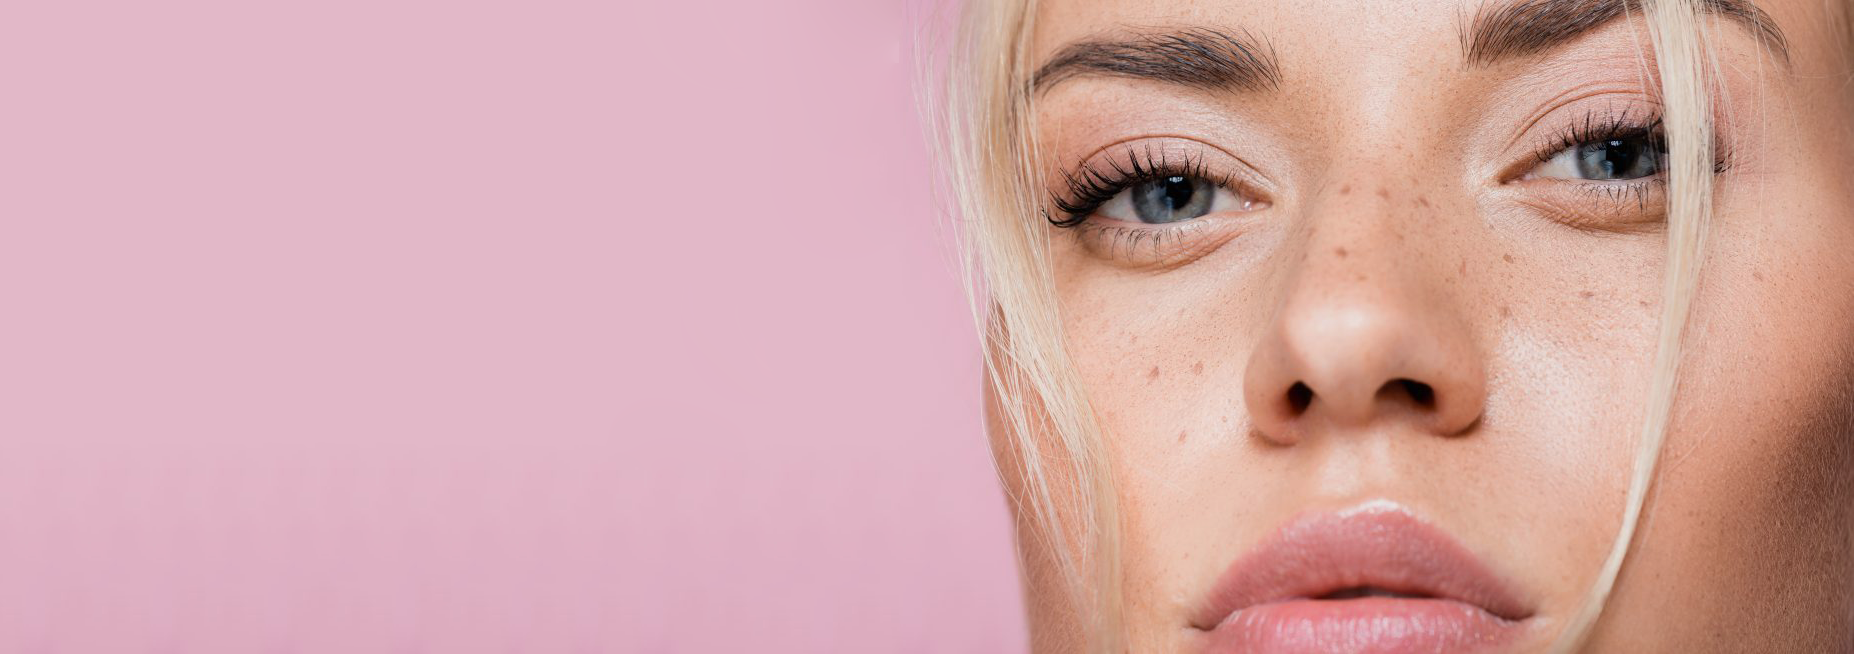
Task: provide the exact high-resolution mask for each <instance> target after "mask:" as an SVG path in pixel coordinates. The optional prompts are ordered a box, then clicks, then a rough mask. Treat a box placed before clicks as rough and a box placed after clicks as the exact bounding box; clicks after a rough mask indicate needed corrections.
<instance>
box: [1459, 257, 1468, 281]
mask: <svg viewBox="0 0 1854 654" xmlns="http://www.w3.org/2000/svg"><path fill="white" fill-rule="evenodd" d="M1460 274H1461V275H1462V276H1464V277H1465V276H1467V274H1468V260H1467V259H1462V260H1461V273H1460Z"/></svg>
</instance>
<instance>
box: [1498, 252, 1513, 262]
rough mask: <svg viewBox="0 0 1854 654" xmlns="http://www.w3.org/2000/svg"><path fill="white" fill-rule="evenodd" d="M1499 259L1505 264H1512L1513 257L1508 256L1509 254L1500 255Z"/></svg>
mask: <svg viewBox="0 0 1854 654" xmlns="http://www.w3.org/2000/svg"><path fill="white" fill-rule="evenodd" d="M1500 259H1502V260H1504V261H1506V262H1507V263H1512V262H1513V255H1510V254H1502V255H1500Z"/></svg>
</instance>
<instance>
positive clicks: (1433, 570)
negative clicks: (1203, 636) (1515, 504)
mask: <svg viewBox="0 0 1854 654" xmlns="http://www.w3.org/2000/svg"><path fill="white" fill-rule="evenodd" d="M1532 615H1533V609H1532V608H1531V607H1530V606H1529V605H1527V604H1526V603H1524V602H1523V601H1521V600H1520V599H1518V598H1517V596H1516V595H1515V594H1514V593H1513V591H1512V590H1511V589H1510V587H1509V586H1508V585H1507V584H1506V583H1505V582H1504V581H1502V580H1501V579H1500V578H1499V577H1498V576H1496V575H1494V574H1493V573H1492V572H1491V571H1490V570H1488V569H1487V567H1486V566H1485V565H1483V564H1482V563H1481V562H1480V561H1479V560H1478V559H1476V558H1475V557H1474V555H1473V554H1472V553H1470V552H1468V550H1467V549H1466V548H1465V547H1463V546H1462V545H1461V544H1460V543H1459V542H1457V541H1455V540H1454V539H1453V538H1451V537H1449V536H1448V534H1446V533H1443V532H1442V531H1441V530H1439V529H1436V528H1435V527H1432V526H1430V525H1428V524H1426V523H1424V522H1422V521H1421V520H1418V519H1417V518H1416V517H1415V516H1413V515H1411V514H1410V513H1409V511H1407V510H1405V509H1403V508H1401V507H1399V506H1397V505H1395V504H1391V503H1388V502H1374V503H1369V504H1367V505H1365V506H1362V507H1359V508H1355V509H1351V510H1347V511H1341V512H1337V513H1313V514H1307V515H1303V516H1301V517H1299V518H1297V519H1295V520H1292V521H1290V522H1289V523H1288V524H1287V525H1285V526H1283V527H1282V528H1281V529H1280V530H1278V531H1276V532H1275V533H1274V534H1273V535H1272V536H1270V537H1269V538H1267V539H1266V540H1264V541H1263V542H1262V543H1260V544H1259V545H1257V546H1256V547H1255V548H1253V549H1251V550H1250V551H1249V552H1247V553H1245V554H1244V555H1243V556H1242V557H1241V558H1240V559H1238V560H1237V561H1236V562H1235V563H1234V564H1233V565H1231V566H1230V568H1229V569H1228V570H1227V571H1226V572H1225V573H1224V575H1223V576H1222V577H1221V578H1219V579H1218V581H1217V583H1216V585H1215V586H1214V587H1213V589H1212V591H1211V593H1210V595H1209V598H1208V600H1207V601H1206V602H1205V603H1204V604H1203V608H1202V609H1201V610H1200V611H1199V612H1198V613H1197V614H1195V615H1194V616H1193V619H1192V626H1193V627H1194V628H1196V629H1198V630H1201V631H1204V632H1208V634H1209V643H1210V646H1209V648H1208V650H1207V654H1225V653H1229V652H1248V651H1268V652H1308V651H1312V652H1326V651H1350V652H1408V651H1474V650H1484V649H1489V648H1495V647H1499V646H1501V645H1502V644H1504V643H1507V642H1509V641H1510V640H1511V639H1512V638H1514V637H1516V636H1517V635H1518V633H1519V631H1521V629H1522V628H1523V626H1524V624H1525V622H1526V621H1527V620H1528V619H1529V618H1531V617H1532Z"/></svg>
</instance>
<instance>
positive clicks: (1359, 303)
mask: <svg viewBox="0 0 1854 654" xmlns="http://www.w3.org/2000/svg"><path fill="white" fill-rule="evenodd" d="M1303 297H1305V296H1304V295H1303ZM1243 393H1244V402H1245V403H1246V404H1247V405H1248V408H1249V412H1250V416H1251V417H1252V419H1253V420H1254V424H1255V426H1256V429H1257V431H1259V432H1260V433H1261V434H1262V435H1263V436H1264V437H1265V438H1267V439H1269V440H1270V441H1272V442H1275V443H1278V444H1293V443H1295V442H1298V441H1299V440H1300V439H1301V438H1303V437H1305V436H1306V435H1307V434H1308V433H1311V432H1312V431H1315V430H1318V429H1321V428H1346V427H1361V426H1366V425H1370V424H1373V423H1378V422H1391V421H1402V422H1406V423H1408V424H1409V425H1410V426H1413V427H1415V428H1416V429H1418V430H1419V431H1423V432H1428V433H1432V434H1436V435H1442V436H1453V435H1458V434H1460V433H1462V432H1464V431H1466V430H1467V429H1468V428H1470V427H1471V426H1473V424H1474V423H1475V422H1476V421H1477V420H1479V418H1480V415H1481V413H1482V410H1483V405H1484V404H1485V396H1486V379H1485V376H1484V373H1483V372H1482V366H1481V365H1480V361H1479V357H1478V355H1477V353H1476V352H1475V348H1474V346H1473V343H1472V339H1471V338H1470V337H1469V335H1468V333H1467V330H1466V328H1465V327H1464V326H1462V325H1461V324H1460V323H1459V321H1456V320H1451V319H1450V314H1447V313H1445V312H1438V311H1436V310H1435V307H1424V306H1419V305H1417V304H1415V303H1407V302H1400V301H1399V300H1398V299H1397V298H1396V297H1394V296H1392V295H1388V294H1382V293H1378V294H1371V295H1369V296H1365V297H1358V296H1356V295H1355V296H1353V297H1351V298H1349V299H1345V298H1341V299H1331V298H1328V299H1321V300H1303V301H1300V302H1290V303H1289V304H1288V305H1287V306H1286V307H1284V308H1283V309H1282V311H1281V312H1280V314H1279V315H1278V316H1277V319H1276V320H1275V321H1274V322H1273V324H1272V325H1270V327H1269V330H1268V331H1267V332H1266V334H1265V335H1264V337H1263V338H1262V340H1261V342H1259V343H1258V344H1257V347H1256V349H1255V352H1254V354H1252V355H1251V358H1250V362H1249V366H1248V369H1247V371H1246V372H1245V379H1244V382H1243Z"/></svg>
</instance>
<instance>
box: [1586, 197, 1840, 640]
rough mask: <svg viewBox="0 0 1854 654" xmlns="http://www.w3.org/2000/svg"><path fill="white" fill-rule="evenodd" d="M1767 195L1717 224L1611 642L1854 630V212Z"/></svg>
mask: <svg viewBox="0 0 1854 654" xmlns="http://www.w3.org/2000/svg"><path fill="white" fill-rule="evenodd" d="M1823 188H1828V187H1823ZM1760 197H1761V198H1765V199H1770V198H1783V199H1785V200H1783V201H1774V202H1761V203H1759V204H1758V206H1757V209H1756V211H1742V212H1736V213H1732V212H1722V213H1721V217H1720V220H1719V221H1718V222H1717V223H1716V231H1715V234H1716V237H1715V238H1716V240H1715V241H1714V243H1715V244H1716V245H1715V247H1714V248H1713V254H1712V256H1711V257H1710V258H1709V259H1708V261H1707V264H1706V265H1707V268H1706V269H1705V273H1704V275H1705V282H1704V284H1705V285H1704V286H1703V288H1702V292H1701V295H1700V298H1699V302H1698V304H1696V306H1695V309H1694V310H1695V317H1694V321H1693V322H1692V324H1691V327H1690V334H1689V343H1690V345H1689V353H1688V357H1687V359H1686V362H1685V363H1684V364H1683V366H1684V367H1683V369H1682V371H1681V374H1682V385H1681V390H1680V398H1679V408H1678V409H1677V410H1676V412H1675V415H1674V423H1673V427H1672V431H1671V433H1670V435H1669V439H1668V442H1667V446H1666V448H1665V449H1664V451H1663V454H1662V462H1661V470H1660V475H1659V479H1658V484H1659V485H1658V487H1657V489H1656V493H1655V495H1654V496H1653V498H1652V500H1651V502H1652V503H1651V504H1650V506H1649V514H1648V515H1649V517H1648V518H1647V522H1645V523H1644V535H1643V538H1642V541H1641V543H1640V544H1638V546H1637V550H1636V551H1637V554H1636V556H1637V557H1638V558H1639V561H1635V562H1633V563H1631V567H1625V578H1624V579H1623V580H1622V582H1621V586H1620V588H1621V591H1619V595H1618V597H1617V600H1616V603H1615V604H1616V611H1617V613H1618V614H1625V615H1628V616H1630V617H1629V618H1628V619H1621V620H1617V621H1616V622H1617V623H1618V626H1616V627H1613V628H1612V629H1611V631H1612V637H1613V638H1614V639H1615V641H1614V642H1623V641H1627V640H1631V639H1635V640H1640V641H1643V642H1647V641H1648V640H1649V639H1660V638H1665V637H1666V635H1667V634H1670V633H1693V634H1694V637H1700V636H1702V635H1706V634H1708V633H1710V634H1711V635H1712V636H1713V637H1715V640H1712V641H1708V642H1709V643H1710V645H1711V646H1715V647H1716V646H1718V644H1719V641H1718V640H1716V637H1717V635H1718V633H1729V634H1738V636H1734V638H1743V639H1744V640H1742V641H1739V642H1740V643H1741V644H1743V645H1744V646H1747V647H1749V646H1750V643H1764V644H1765V645H1761V646H1759V647H1758V648H1760V649H1761V648H1763V647H1766V646H1768V644H1769V643H1784V644H1788V645H1793V646H1795V647H1797V648H1799V651H1832V650H1837V649H1840V648H1843V647H1846V645H1847V642H1846V639H1847V638H1848V636H1849V634H1850V631H1849V630H1850V629H1851V628H1854V625H1851V624H1850V621H1854V600H1851V598H1850V590H1854V531H1851V529H1854V442H1851V440H1850V439H1854V434H1851V433H1850V423H1851V422H1854V355H1850V352H1854V258H1850V257H1848V256H1847V255H1846V254H1845V253H1846V252H1848V251H1849V248H1854V229H1851V226H1854V215H1848V211H1847V210H1846V209H1845V208H1844V207H1845V206H1847V205H1846V204H1842V203H1843V202H1847V200H1845V199H1844V200H1840V201H1838V202H1823V201H1822V198H1820V197H1812V193H1811V192H1810V189H1808V188H1782V187H1771V188H1768V189H1766V190H1765V191H1764V192H1763V194H1762V195H1761V196H1760ZM1804 608H1807V609H1808V610H1802V609H1804ZM1697 623H1705V624H1711V625H1716V630H1717V631H1716V632H1695V631H1693V630H1690V629H1684V628H1682V626H1683V625H1691V624H1697ZM1818 639H1819V640H1818Z"/></svg>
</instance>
